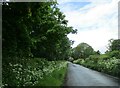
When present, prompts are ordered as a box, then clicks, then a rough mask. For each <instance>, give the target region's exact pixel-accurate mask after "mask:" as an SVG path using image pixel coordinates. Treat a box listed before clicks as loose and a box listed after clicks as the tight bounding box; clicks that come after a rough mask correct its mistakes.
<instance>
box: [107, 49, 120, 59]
mask: <svg viewBox="0 0 120 88" xmlns="http://www.w3.org/2000/svg"><path fill="white" fill-rule="evenodd" d="M107 54H108V55H109V56H110V57H116V58H117V59H120V51H117V50H114V51H111V52H108V53H107Z"/></svg>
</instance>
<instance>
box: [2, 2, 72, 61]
mask: <svg viewBox="0 0 120 88" xmlns="http://www.w3.org/2000/svg"><path fill="white" fill-rule="evenodd" d="M2 7H3V8H2V9H3V12H2V15H3V19H2V20H3V22H2V24H3V40H2V41H3V57H11V56H12V57H13V56H19V57H28V56H31V57H41V58H47V59H49V60H53V59H63V58H67V57H68V55H69V49H70V45H71V41H70V40H69V39H68V38H67V34H69V33H70V32H74V30H73V29H72V27H68V26H67V20H65V15H64V14H63V13H62V12H60V10H59V8H57V3H56V2H46V3H45V2H40V3H15V2H14V3H3V5H2Z"/></svg>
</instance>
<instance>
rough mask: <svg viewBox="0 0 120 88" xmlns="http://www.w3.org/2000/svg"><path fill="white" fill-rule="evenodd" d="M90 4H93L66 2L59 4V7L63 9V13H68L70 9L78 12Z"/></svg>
mask: <svg viewBox="0 0 120 88" xmlns="http://www.w3.org/2000/svg"><path fill="white" fill-rule="evenodd" d="M88 4H91V2H65V3H62V4H59V5H58V7H59V8H60V9H61V11H66V10H67V11H68V9H67V8H69V10H77V9H80V8H82V7H84V6H86V5H88Z"/></svg>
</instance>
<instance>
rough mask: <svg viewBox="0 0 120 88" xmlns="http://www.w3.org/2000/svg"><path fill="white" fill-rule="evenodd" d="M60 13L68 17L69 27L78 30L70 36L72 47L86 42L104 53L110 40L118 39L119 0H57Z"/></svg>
mask: <svg viewBox="0 0 120 88" xmlns="http://www.w3.org/2000/svg"><path fill="white" fill-rule="evenodd" d="M57 1H58V4H59V5H58V7H59V8H60V11H61V12H63V13H64V14H65V15H66V18H65V19H66V20H68V26H72V27H73V28H74V29H77V30H78V32H77V34H69V35H68V38H69V39H70V40H74V41H75V42H74V44H73V45H72V47H76V46H77V45H78V44H80V43H82V42H85V43H87V44H89V45H90V46H92V47H93V49H94V50H95V51H97V50H99V51H100V52H101V53H104V52H105V51H106V50H107V47H108V43H109V42H108V41H109V40H110V39H118V1H119V0H57Z"/></svg>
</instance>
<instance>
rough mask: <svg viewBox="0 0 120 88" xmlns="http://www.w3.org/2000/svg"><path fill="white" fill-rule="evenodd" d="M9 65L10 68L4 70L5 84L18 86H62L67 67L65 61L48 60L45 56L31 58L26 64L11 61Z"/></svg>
mask: <svg viewBox="0 0 120 88" xmlns="http://www.w3.org/2000/svg"><path fill="white" fill-rule="evenodd" d="M24 62H25V61H24ZM8 65H9V68H6V69H4V70H3V74H4V77H3V86H16V87H17V88H21V87H22V86H61V85H62V83H63V81H64V76H65V73H66V67H67V66H66V65H67V63H66V62H65V61H47V60H45V59H44V58H34V59H29V60H27V62H26V66H25V65H23V64H22V63H16V64H15V63H9V64H8ZM53 74H54V75H53ZM50 80H51V81H50Z"/></svg>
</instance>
